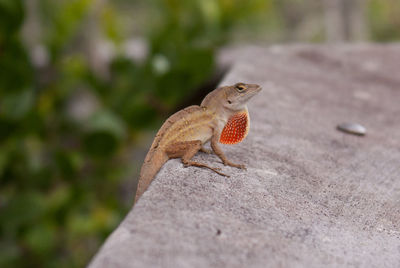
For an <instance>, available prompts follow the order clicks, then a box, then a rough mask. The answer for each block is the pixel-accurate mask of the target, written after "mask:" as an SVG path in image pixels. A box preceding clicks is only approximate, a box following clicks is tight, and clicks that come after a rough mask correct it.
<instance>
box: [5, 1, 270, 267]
mask: <svg viewBox="0 0 400 268" xmlns="http://www.w3.org/2000/svg"><path fill="white" fill-rule="evenodd" d="M263 2H264V1H255V0H253V1H247V2H242V1H226V0H221V1H203V0H201V1H200V0H199V1H184V2H179V1H161V0H160V1H153V2H152V3H151V5H149V7H148V8H149V9H151V10H153V11H154V14H157V15H156V16H155V17H154V20H149V24H148V25H147V29H146V31H145V32H144V34H145V35H146V37H147V40H148V46H149V51H148V55H147V57H146V58H145V59H144V60H143V61H141V62H138V61H134V60H132V59H129V58H127V57H126V56H125V55H124V54H123V53H117V54H116V55H115V56H113V58H112V59H111V62H110V63H109V66H108V68H107V71H108V72H109V75H108V76H106V77H105V76H102V75H99V74H96V72H95V71H93V70H92V68H91V66H90V63H89V61H88V59H87V55H86V54H85V51H84V50H83V49H82V44H81V40H84V39H85V38H84V37H85V35H86V34H88V31H91V29H90V28H89V29H88V28H87V24H88V22H89V23H90V20H95V22H96V23H97V24H98V25H100V28H101V32H102V34H103V35H104V36H106V37H107V38H109V40H111V41H112V42H113V43H114V45H115V46H116V47H117V48H118V47H119V46H120V45H121V43H122V42H123V36H122V34H121V32H120V31H119V29H118V26H119V23H118V19H117V15H116V14H117V11H116V9H115V8H114V7H113V6H112V5H111V3H107V4H106V5H103V6H101V7H100V8H98V7H97V4H99V1H95V0H68V1H67V0H60V1H50V0H40V1H39V0H38V1H36V3H37V4H38V6H39V7H38V10H39V13H40V23H41V25H42V29H43V32H42V40H41V42H42V43H43V44H44V47H45V50H46V51H47V52H48V55H49V56H48V62H47V63H46V65H45V66H39V67H34V64H33V62H32V61H31V58H30V57H29V56H28V54H29V49H30V48H29V47H26V46H24V44H23V42H22V39H21V27H22V24H23V22H24V19H25V18H26V13H25V12H26V9H25V8H26V6H25V5H24V2H23V1H22V0H1V1H0V27H1V28H0V29H1V33H0V69H1V72H0V146H1V150H0V185H1V186H0V214H1V218H2V220H1V223H0V234H1V241H0V267H10V266H19V267H82V266H84V265H86V264H87V262H88V261H89V259H90V257H91V256H92V254H93V253H94V252H95V251H96V250H97V249H98V247H99V246H100V245H101V243H102V241H103V240H104V239H105V237H106V236H107V235H108V234H109V233H110V232H111V231H112V230H113V229H114V228H115V227H116V226H117V224H118V223H119V222H120V220H121V219H122V217H123V216H124V215H125V214H126V212H127V210H128V208H129V205H131V202H129V203H128V204H127V203H126V202H124V200H126V197H125V199H124V197H123V196H122V195H123V193H124V189H123V188H124V185H125V184H124V181H126V180H127V179H129V180H132V179H133V178H130V176H129V175H131V173H130V171H131V170H130V168H129V166H130V165H131V163H130V162H129V160H130V158H129V153H130V150H131V149H132V146H134V144H135V137H136V136H137V135H138V133H140V132H142V131H143V130H144V129H146V128H151V127H153V126H154V125H156V124H157V122H159V120H160V118H163V117H164V116H165V115H166V114H168V113H169V112H171V110H172V109H174V108H175V107H176V105H177V104H178V103H179V102H181V101H182V100H183V99H184V98H185V97H186V96H187V95H188V94H190V90H193V89H194V88H196V87H198V86H199V85H200V84H201V83H203V82H204V81H205V80H206V79H207V78H208V77H209V76H210V75H211V74H212V72H213V70H214V67H215V51H216V49H217V48H218V47H219V46H220V45H222V44H223V43H224V42H226V41H227V40H228V39H229V31H230V30H231V28H232V27H234V25H235V23H236V22H237V19H238V18H245V17H248V16H250V15H251V14H255V13H257V9H259V8H260V7H262V6H263V5H264V4H263ZM94 9H99V10H95V11H94ZM240 10H242V11H243V10H245V11H246V12H239V11H240ZM93 14H99V16H97V17H96V16H94V19H93ZM238 14H241V15H240V16H239V15H238ZM150 22H151V23H150ZM88 96H89V97H88ZM87 98H88V99H89V101H90V100H91V102H92V103H91V104H90V103H89V104H88V103H85V102H83V104H81V105H83V106H89V112H88V114H87V115H84V114H85V112H83V114H81V115H80V114H79V112H78V115H76V111H75V112H74V111H73V110H74V109H75V110H76V109H77V108H76V107H75V108H74V105H75V106H76V103H80V102H81V101H82V100H84V101H85V99H87ZM90 107H92V108H91V109H90ZM84 109H87V107H84ZM78 111H80V110H79V109H78ZM74 114H75V115H74ZM125 192H126V190H125ZM133 196H134V189H130V191H129V196H128V197H127V198H128V199H130V200H132V201H133Z"/></svg>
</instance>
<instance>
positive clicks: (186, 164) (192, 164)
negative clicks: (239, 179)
mask: <svg viewBox="0 0 400 268" xmlns="http://www.w3.org/2000/svg"><path fill="white" fill-rule="evenodd" d="M183 165H184V167H189V166H195V167H202V168H208V169H210V170H212V171H214V172H215V173H217V174H219V175H221V176H224V177H228V178H229V177H230V176H229V175H226V174H225V173H222V172H220V171H219V170H221V169H220V168H214V167H210V166H208V165H206V164H202V163H198V162H194V161H185V163H183Z"/></svg>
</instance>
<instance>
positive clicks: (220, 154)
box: [211, 133, 246, 169]
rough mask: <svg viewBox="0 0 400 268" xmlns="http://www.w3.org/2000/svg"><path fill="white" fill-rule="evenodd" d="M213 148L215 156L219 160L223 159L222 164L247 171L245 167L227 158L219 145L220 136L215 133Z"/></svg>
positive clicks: (212, 141)
mask: <svg viewBox="0 0 400 268" xmlns="http://www.w3.org/2000/svg"><path fill="white" fill-rule="evenodd" d="M211 148H212V149H213V150H214V152H215V154H216V155H218V157H219V158H221V160H222V163H224V165H228V166H231V167H237V168H241V169H246V166H245V165H241V164H235V163H233V162H231V161H229V160H228V159H227V158H226V156H225V154H224V152H223V151H222V149H221V147H219V145H218V135H215V133H214V135H213V137H212V138H211Z"/></svg>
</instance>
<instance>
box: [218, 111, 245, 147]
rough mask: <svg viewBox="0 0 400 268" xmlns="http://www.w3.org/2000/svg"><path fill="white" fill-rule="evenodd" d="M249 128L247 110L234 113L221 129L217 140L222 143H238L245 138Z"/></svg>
mask: <svg viewBox="0 0 400 268" xmlns="http://www.w3.org/2000/svg"><path fill="white" fill-rule="evenodd" d="M249 128H250V120H249V115H248V113H247V111H244V112H239V113H237V114H234V115H232V116H231V118H229V120H228V122H227V123H226V125H225V127H224V129H223V130H222V133H221V137H220V138H219V142H220V143H223V144H236V143H239V142H241V141H242V140H243V139H244V138H246V136H247V133H249Z"/></svg>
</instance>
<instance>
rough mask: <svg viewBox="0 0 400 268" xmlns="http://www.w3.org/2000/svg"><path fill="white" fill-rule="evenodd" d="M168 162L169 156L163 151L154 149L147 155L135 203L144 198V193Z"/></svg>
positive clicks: (141, 171)
mask: <svg viewBox="0 0 400 268" xmlns="http://www.w3.org/2000/svg"><path fill="white" fill-rule="evenodd" d="M167 161H168V156H167V154H166V153H165V152H163V151H161V150H154V149H153V148H152V149H150V151H149V152H148V153H147V155H146V158H145V159H144V163H143V165H142V168H141V170H140V177H139V183H138V187H137V190H136V196H135V203H136V202H137V201H138V199H139V198H140V197H141V196H142V194H143V193H144V191H146V189H147V188H148V187H149V185H150V183H151V182H152V181H153V179H154V177H155V176H156V175H157V173H158V171H159V170H160V169H161V167H162V166H163V165H164V163H165V162H167Z"/></svg>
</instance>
